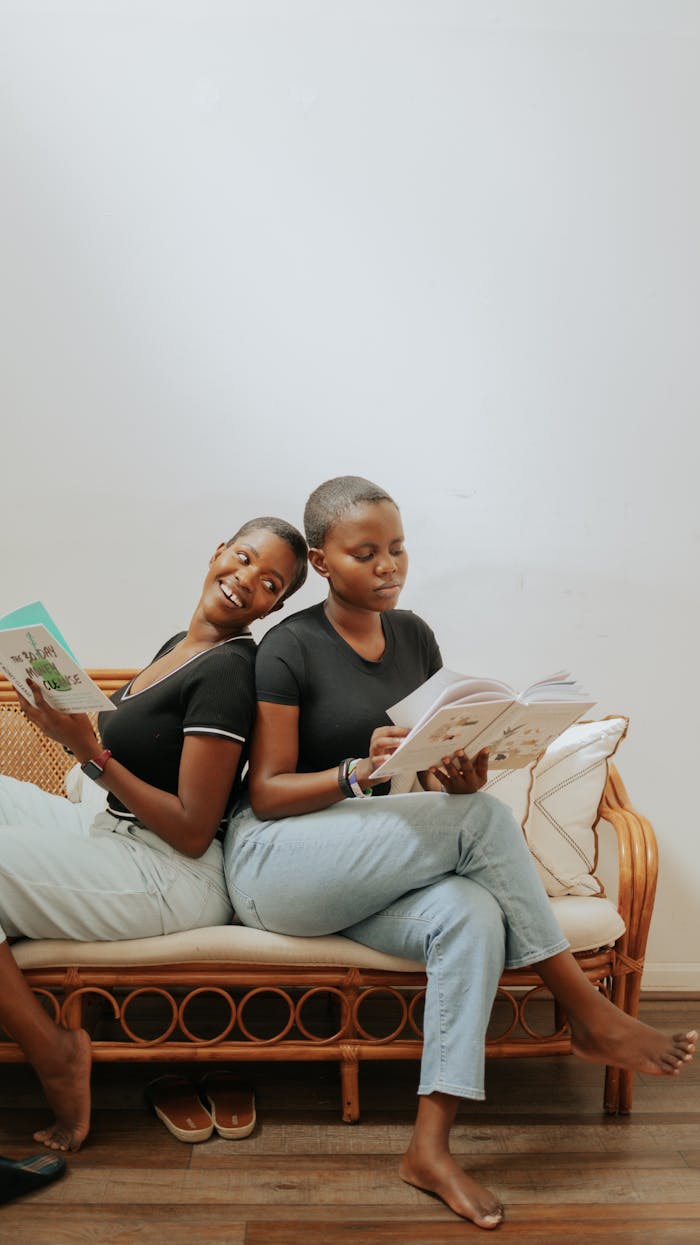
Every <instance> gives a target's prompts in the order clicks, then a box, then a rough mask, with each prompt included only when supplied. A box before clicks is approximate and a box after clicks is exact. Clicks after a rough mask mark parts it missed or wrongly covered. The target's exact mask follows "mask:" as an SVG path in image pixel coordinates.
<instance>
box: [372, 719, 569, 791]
mask: <svg viewBox="0 0 700 1245" xmlns="http://www.w3.org/2000/svg"><path fill="white" fill-rule="evenodd" d="M592 705H593V702H592V701H588V702H579V701H576V702H574V703H571V702H569V703H568V704H556V703H555V704H540V705H531V706H527V705H521V704H519V703H518V702H517V701H513V700H509V701H508V700H506V701H504V700H501V701H492V702H488V703H486V704H475V705H469V704H467V705H464V706H462V707H460V706H456V705H450V706H444V707H443V708H442V709H438V711H437V713H436V714H434V715H433V716H432V717H431V718H430V720H429V721H428V722H426V723H423V724H422V725H419V726H417V727H415V728H414V730H413V731H411V734H410V735H407V736H406V738H405V739H404V741H403V743H401V744H400V746H399V747H398V748H397V749H396V752H395V753H394V754H393V756H391V757H389V759H388V760H387V761H385V762H384V763H383V764H382V765H381V766H379V768H378V769H376V770H375V771H374V773H373V774H372V775H371V777H372V778H373V779H374V778H378V777H382V778H383V777H391V776H392V775H393V774H400V773H403V772H405V771H406V770H411V769H413V770H415V771H417V772H420V771H421V770H425V769H429V768H430V767H431V766H432V765H438V766H439V764H440V762H441V760H442V758H443V757H445V756H452V755H454V753H455V752H458V751H459V750H460V749H461V748H463V749H464V751H465V752H466V754H467V756H469V757H473V756H474V755H475V754H476V753H477V752H479V751H480V750H481V749H482V748H488V749H489V750H490V756H489V769H522V768H523V766H525V765H528V764H529V763H530V762H531V761H535V760H537V758H538V757H539V756H541V754H542V753H543V752H544V750H545V748H546V747H547V746H548V745H549V744H550V743H551V742H552V740H553V739H556V738H557V736H558V735H560V734H561V732H562V731H564V730H566V728H567V726H571V724H572V722H575V721H576V720H577V718H579V717H580V716H581V714H582V713H584V712H585V711H586V709H590V708H591V707H592Z"/></svg>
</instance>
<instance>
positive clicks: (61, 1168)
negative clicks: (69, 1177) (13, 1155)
mask: <svg viewBox="0 0 700 1245" xmlns="http://www.w3.org/2000/svg"><path fill="white" fill-rule="evenodd" d="M65 1170H66V1160H65V1159H64V1158H62V1157H61V1155H60V1154H30V1155H29V1157H28V1158H26V1159H6V1158H3V1157H1V1156H0V1202H11V1201H12V1199H13V1198H15V1197H21V1196H22V1194H24V1193H33V1192H34V1190H35V1189H43V1187H44V1185H47V1184H50V1183H51V1181H52V1180H56V1179H57V1178H58V1177H59V1176H62V1175H63V1174H64V1172H65Z"/></svg>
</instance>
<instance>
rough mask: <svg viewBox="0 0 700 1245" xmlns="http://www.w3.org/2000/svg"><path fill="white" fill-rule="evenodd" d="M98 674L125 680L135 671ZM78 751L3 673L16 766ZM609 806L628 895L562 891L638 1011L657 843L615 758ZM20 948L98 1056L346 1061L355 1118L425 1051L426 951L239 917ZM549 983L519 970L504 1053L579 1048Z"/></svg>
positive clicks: (7, 1048) (613, 1081) (610, 976)
mask: <svg viewBox="0 0 700 1245" xmlns="http://www.w3.org/2000/svg"><path fill="white" fill-rule="evenodd" d="M91 674H92V677H93V678H94V679H95V681H96V682H97V683H98V684H99V686H100V687H102V688H103V689H104V690H105V691H106V692H107V693H108V694H109V693H110V692H111V691H114V690H115V689H116V688H117V687H120V686H121V685H122V684H123V683H124V682H125V681H126V680H127V679H128V678H130V677H131V676H132V674H133V671H128V670H98V671H92V672H91ZM70 764H71V762H70V759H69V758H67V757H66V755H65V754H64V752H63V751H62V749H61V748H59V747H58V746H57V745H55V744H53V743H52V742H51V741H50V740H47V739H46V738H45V737H44V736H43V735H42V734H41V733H40V732H39V731H37V730H36V728H34V727H33V726H32V725H31V724H30V723H29V722H28V721H27V720H26V719H25V718H24V716H23V715H22V714H21V712H20V711H19V708H18V705H17V700H16V697H15V695H14V692H13V691H12V688H11V687H10V685H9V684H7V683H5V682H4V681H2V680H0V772H2V773H5V774H9V775H11V776H13V777H15V778H22V779H26V780H29V781H32V782H35V783H37V784H39V785H40V786H42V787H44V788H45V789H46V790H49V791H52V792H55V793H58V794H62V793H63V780H64V777H65V773H66V770H67V768H68V767H69V766H70ZM600 812H601V816H602V818H603V821H602V822H601V826H602V828H603V829H607V830H608V831H609V832H610V833H611V834H613V835H615V836H616V839H617V851H618V863H619V877H618V898H617V906H616V907H615V905H613V904H612V903H611V902H610V901H608V900H606V899H600V898H592V897H589V896H585V897H581V896H564V897H562V898H557V899H552V901H551V902H552V903H553V905H554V906H555V909H556V912H557V916H558V919H559V921H560V923H561V925H562V927H563V929H564V931H565V933H566V934H567V936H568V937H569V940H570V942H571V945H572V949H573V950H574V951H575V953H576V954H577V958H578V960H579V963H580V965H581V968H582V969H583V971H584V972H585V973H586V974H587V976H588V977H589V978H590V980H591V981H593V982H595V983H596V984H597V985H598V986H599V988H601V989H603V990H605V991H607V992H608V993H609V995H610V997H612V999H613V1000H614V1001H615V1003H617V1005H618V1006H619V1007H621V1008H623V1009H624V1010H625V1011H626V1012H628V1013H629V1014H630V1015H636V1014H637V1009H638V1004H639V992H640V985H641V976H642V969H643V963H644V953H645V948H646V942H647V935H648V930H649V924H650V920H651V914H652V908H653V903H654V892H655V887H656V875H657V852H656V841H655V836H654V832H653V830H652V828H651V826H650V825H649V823H648V821H646V820H645V818H643V817H641V816H640V815H639V814H638V813H636V812H635V811H634V810H633V809H632V807H631V806H630V803H629V799H628V797H627V793H626V791H625V788H624V786H623V784H622V781H621V779H620V777H619V775H618V774H617V772H616V771H615V770H614V768H612V767H611V769H610V774H609V777H608V782H607V786H606V789H605V794H604V797H603V802H602V805H601V808H600ZM620 918H621V920H620ZM622 923H624V932H622V933H620V928H621V924H622ZM13 952H14V955H15V957H16V959H17V962H18V963H19V965H20V966H21V968H22V969H23V971H24V972H25V974H26V977H27V979H28V981H29V983H30V984H31V986H32V989H33V990H34V991H35V992H36V993H37V994H38V995H40V996H41V997H42V999H43V1000H45V1003H46V1006H47V1007H48V1008H49V1010H50V1012H51V1014H52V1015H54V1016H55V1017H56V1019H57V1020H58V1019H60V1020H61V1021H62V1022H63V1023H64V1024H65V1025H66V1026H68V1027H77V1026H79V1025H84V1026H85V1027H86V1028H88V1031H89V1032H90V1033H91V1036H92V1040H93V1051H94V1058H95V1059H96V1060H98V1061H139V1062H146V1063H156V1062H158V1063H160V1062H162V1061H188V1062H191V1061H202V1062H207V1063H210V1062H214V1061H216V1062H226V1063H236V1064H246V1063H251V1062H255V1061H261V1060H274V1061H300V1060H305V1061H330V1062H333V1063H337V1064H338V1065H339V1069H340V1076H341V1088H342V1114H343V1119H344V1120H346V1121H347V1122H353V1121H355V1120H357V1119H358V1118H359V1113H360V1105H359V1083H358V1082H359V1076H358V1074H359V1064H360V1062H362V1061H363V1060H394V1059H418V1058H419V1057H420V1051H421V1006H422V999H423V994H424V988H425V976H424V972H423V970H422V967H421V965H420V964H417V963H411V962H410V961H407V960H399V959H396V958H395V957H392V956H386V955H382V954H380V953H378V952H376V951H373V950H371V949H369V948H365V947H361V946H359V945H357V944H355V943H352V942H350V941H349V940H347V939H344V938H342V937H328V938H288V937H283V936H281V935H276V934H269V933H263V932H259V931H256V930H249V929H246V928H245V927H243V926H241V925H237V924H232V925H230V926H222V927H218V928H215V929H203V930H196V931H193V932H191V933H182V934H172V935H168V936H165V937H160V938H150V939H140V940H134V941H130V942H116V943H77V942H60V941H30V940H21V941H19V942H16V943H15V944H14V945H13ZM545 997H546V992H545V991H544V987H543V985H542V982H541V980H540V979H539V978H538V976H537V974H536V973H534V972H532V971H529V970H527V969H520V970H517V971H512V972H507V973H505V974H504V975H503V978H502V980H501V986H500V990H499V996H498V998H497V1001H496V1006H495V1008H494V1017H493V1025H492V1031H490V1034H489V1038H488V1046H487V1053H488V1055H489V1057H491V1058H508V1057H514V1056H531V1055H532V1056H535V1055H564V1054H567V1053H569V1052H570V1039H569V1034H568V1030H567V1025H566V1018H565V1017H564V1016H563V1015H561V1014H560V1013H559V1011H558V1009H557V1008H556V1007H554V1005H553V1004H551V1001H550V1005H549V1006H548V1007H547V1009H546V1012H547V1016H548V1017H549V1019H548V1020H547V1022H546V1024H545V1025H544V1028H545V1032H542V1031H541V1030H542V1028H543V1022H542V1016H541V1012H542V1008H541V1006H540V1003H541V1001H542V999H543V998H545ZM0 1038H2V1035H0ZM22 1058H23V1056H22V1052H21V1051H20V1050H19V1048H18V1047H17V1046H16V1044H14V1043H13V1042H12V1041H11V1040H9V1038H7V1037H4V1038H2V1040H0V1061H1V1062H6V1063H11V1062H19V1061H21V1060H22ZM632 1081H633V1078H632V1074H630V1073H627V1072H624V1071H621V1070H620V1069H617V1068H608V1069H607V1071H606V1078H605V1092H604V1106H605V1109H606V1110H607V1111H608V1112H622V1113H624V1112H628V1111H629V1110H630V1106H631V1100H632Z"/></svg>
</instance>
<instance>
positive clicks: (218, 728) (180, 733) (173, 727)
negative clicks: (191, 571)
mask: <svg viewBox="0 0 700 1245" xmlns="http://www.w3.org/2000/svg"><path fill="white" fill-rule="evenodd" d="M184 635H185V632H184V631H181V632H180V633H179V634H178V635H175V636H173V637H172V639H171V640H168V641H167V643H166V644H164V645H163V647H162V648H161V649H159V650H158V652H157V653H156V655H155V657H154V658H153V661H156V660H157V658H159V657H162V656H163V654H164V653H168V652H170V650H171V649H172V648H173V647H174V646H175V645H176V644H177V642H178V640H181V639H182V638H183V636H184ZM151 664H153V663H151ZM254 667H255V641H254V640H253V637H252V636H251V635H248V634H243V635H239V636H232V637H231V639H230V640H224V641H222V643H221V644H217V645H216V647H215V648H210V649H207V650H206V651H205V652H203V653H198V654H197V655H196V656H195V657H190V658H189V660H188V661H186V662H184V663H183V665H181V666H178V668H177V669H176V670H173V671H172V672H171V673H170V674H166V675H165V676H164V677H163V678H162V679H158V680H157V682H155V683H153V684H152V685H151V686H150V687H145V688H143V690H142V691H140V692H135V693H133V694H131V692H130V688H131V683H126V684H125V685H124V687H121V688H120V689H119V691H118V692H115V693H114V695H113V696H112V697H111V700H112V702H113V703H114V704H115V705H117V712H116V713H101V714H100V717H99V728H100V735H101V736H102V742H103V743H104V746H105V748H109V750H110V752H111V753H112V754H113V756H114V757H115V759H116V760H117V761H119V762H120V763H121V764H122V765H124V766H125V767H126V769H128V770H130V771H131V773H132V774H135V775H136V777H137V778H141V779H142V780H143V781H144V782H147V783H149V784H150V785H151V786H152V787H158V788H159V790H161V791H168V792H170V793H171V794H173V795H175V794H177V790H178V780H179V774H180V758H181V756H182V747H183V744H184V740H185V735H216V736H219V737H223V738H225V739H233V740H235V741H236V742H237V743H240V744H242V745H243V746H242V749H241V759H240V761H239V764H238V770H237V773H236V777H235V780H234V784H233V788H232V791H231V798H230V800H229V807H230V805H231V803H232V802H233V798H234V796H235V794H236V792H237V790H238V787H239V785H240V775H241V771H242V769H243V766H244V764H245V761H246V759H247V754H248V740H249V736H250V731H251V727H252V725H253V720H254V717H255V677H254ZM132 682H133V680H132ZM108 805H109V807H110V808H111V809H112V810H113V811H114V812H116V813H118V814H119V815H120V816H121V817H125V818H130V819H133V814H132V813H131V812H130V811H129V810H128V809H126V808H125V807H124V805H123V804H121V803H120V801H119V800H118V799H117V798H116V796H114V795H112V794H111V793H110V795H109V796H108Z"/></svg>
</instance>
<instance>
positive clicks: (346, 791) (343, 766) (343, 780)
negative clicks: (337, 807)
mask: <svg viewBox="0 0 700 1245" xmlns="http://www.w3.org/2000/svg"><path fill="white" fill-rule="evenodd" d="M351 761H352V757H346V758H345V760H344V761H341V762H340V765H339V766H338V786H339V787H340V790H341V792H342V793H343V795H344V796H345V799H346V800H347V799H348V797H352V796H353V795H354V792H353V789H352V787H351V786H350V783H349V781H348V766H349V764H350V762H351Z"/></svg>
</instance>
